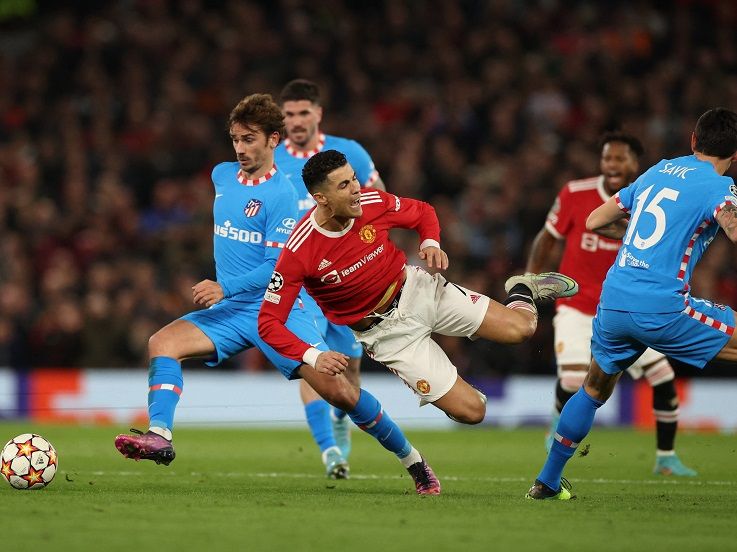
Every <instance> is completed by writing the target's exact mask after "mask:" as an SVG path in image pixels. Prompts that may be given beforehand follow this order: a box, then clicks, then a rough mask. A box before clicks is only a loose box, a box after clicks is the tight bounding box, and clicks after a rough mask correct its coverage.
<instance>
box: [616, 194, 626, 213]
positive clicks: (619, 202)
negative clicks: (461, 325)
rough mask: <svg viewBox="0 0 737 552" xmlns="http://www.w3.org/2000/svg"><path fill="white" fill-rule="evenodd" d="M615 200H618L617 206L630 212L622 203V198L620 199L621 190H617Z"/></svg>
mask: <svg viewBox="0 0 737 552" xmlns="http://www.w3.org/2000/svg"><path fill="white" fill-rule="evenodd" d="M614 201H616V202H617V207H619V208H620V209H621V210H622V211H624V212H625V213H629V212H630V210H629V209H627V207H625V206H624V204H623V203H622V200H621V199H619V192H617V193H616V194H614Z"/></svg>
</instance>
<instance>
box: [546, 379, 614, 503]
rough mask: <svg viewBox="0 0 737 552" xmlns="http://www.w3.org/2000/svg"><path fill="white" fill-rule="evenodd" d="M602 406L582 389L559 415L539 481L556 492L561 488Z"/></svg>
mask: <svg viewBox="0 0 737 552" xmlns="http://www.w3.org/2000/svg"><path fill="white" fill-rule="evenodd" d="M602 404H604V403H603V402H601V401H598V400H596V399H594V398H593V397H592V396H591V395H589V394H588V393H586V391H584V389H583V387H581V388H580V389H579V390H578V391H577V392H576V394H575V395H573V396H572V397H571V398H570V399H569V400H568V402H567V403H566V405H565V406H564V407H563V410H562V411H561V413H560V420H559V421H558V429H557V430H556V434H555V439H554V440H553V446H552V447H551V448H550V452H549V453H548V459H547V460H546V461H545V465H544V466H543V469H542V471H541V472H540V475H538V476H537V479H538V481H540V482H542V483H545V485H547V486H548V487H550V488H551V489H553V490H557V489H559V488H560V478H561V475H563V468H564V467H565V465H566V463H567V462H568V460H570V459H571V457H572V456H573V453H574V452H576V448H577V447H578V445H579V443H580V442H581V441H582V440H583V439H584V437H586V435H588V433H589V431H591V426H592V425H594V416H595V415H596V409H597V408H599V407H600V406H601V405H602Z"/></svg>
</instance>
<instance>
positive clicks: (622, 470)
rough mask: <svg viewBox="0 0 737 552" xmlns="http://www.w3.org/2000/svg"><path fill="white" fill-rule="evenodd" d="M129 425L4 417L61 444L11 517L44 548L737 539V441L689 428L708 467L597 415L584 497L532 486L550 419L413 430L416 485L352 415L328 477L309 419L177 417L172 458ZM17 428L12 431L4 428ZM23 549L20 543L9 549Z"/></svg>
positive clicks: (578, 489) (27, 540) (6, 520)
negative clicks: (538, 498) (212, 421)
mask: <svg viewBox="0 0 737 552" xmlns="http://www.w3.org/2000/svg"><path fill="white" fill-rule="evenodd" d="M124 430H126V428H119V427H72V426H44V425H38V424H34V423H31V422H3V423H0V440H2V439H3V438H5V439H10V438H11V437H13V436H15V435H16V434H19V433H24V432H34V433H39V434H41V435H43V436H44V437H46V438H48V439H49V440H50V441H51V442H52V443H53V444H54V446H55V447H56V449H57V451H58V453H59V462H60V472H59V473H58V474H57V477H56V479H55V480H54V482H53V483H52V484H51V485H50V486H49V487H48V488H46V489H42V490H40V491H16V490H14V489H12V488H11V487H10V486H9V485H7V484H5V483H4V482H2V485H1V486H0V527H2V528H3V542H4V543H5V544H9V543H11V542H12V543H14V544H13V547H12V549H17V550H21V549H22V550H32V549H35V548H37V547H43V549H44V550H52V551H54V552H56V551H64V550H75V551H76V550H79V551H84V550H104V551H106V552H107V551H116V550H125V551H130V550H136V551H138V550H181V551H188V550H206V551H216V550H249V551H250V550H290V551H291V550H320V551H332V550H341V551H346V552H353V551H361V550H371V551H382V552H383V551H389V550H405V551H406V550H409V551H411V550H461V551H471V550H485V551H490V550H493V551H496V550H500V551H504V550H510V551H526V550H590V551H593V552H598V551H605V550H606V551H608V550H612V551H615V550H616V551H620V550H633V551H634V550H646V551H647V552H656V551H660V550H663V551H671V552H672V551H676V550H688V551H693V550H710V551H711V550H735V549H737V544H735V536H734V528H735V526H736V522H735V511H737V476H736V475H735V464H736V460H737V452H736V450H737V442H735V437H734V436H727V435H718V434H699V433H693V434H689V433H683V434H681V435H679V436H678V441H677V443H678V450H679V453H680V456H681V458H682V460H684V462H686V463H687V464H688V465H689V466H692V467H694V468H695V469H697V470H698V471H699V477H697V478H695V479H689V480H684V479H670V478H664V477H662V476H655V475H652V473H651V469H652V466H653V460H654V435H653V434H652V433H648V432H635V431H621V430H607V429H602V428H596V429H595V430H594V431H593V432H592V434H591V435H590V436H589V438H588V439H586V440H585V441H584V445H585V444H589V445H590V448H589V454H587V455H586V456H583V457H582V456H577V457H576V458H575V459H574V460H573V461H572V462H571V463H570V464H569V467H568V470H567V473H566V475H567V476H568V478H569V479H570V480H571V482H572V483H573V488H574V492H575V493H576V494H577V495H578V498H577V499H576V500H573V501H570V502H557V501H556V502H553V501H547V502H533V501H529V500H525V499H524V498H523V497H524V494H525V491H526V490H527V488H528V487H529V486H530V484H531V482H532V480H533V479H534V476H535V475H536V474H537V472H538V470H539V468H540V466H541V464H542V462H543V460H544V448H543V435H542V434H543V430H542V429H523V430H498V429H487V428H468V429H465V428H464V429H460V430H458V431H450V432H430V431H427V432H425V431H409V432H408V436H409V437H410V439H411V440H412V442H413V443H414V444H415V446H417V448H418V449H420V450H421V451H422V452H423V454H425V455H426V457H427V458H428V460H429V461H430V463H431V465H432V466H433V467H434V469H435V471H436V473H437V474H438V476H439V477H440V479H441V482H442V485H443V494H442V495H441V496H439V497H424V498H423V497H418V496H417V495H415V493H414V488H413V485H412V482H411V480H410V479H409V477H408V475H407V474H406V472H405V471H404V469H403V468H402V467H401V465H400V464H399V462H398V461H397V460H396V459H394V458H393V457H392V456H391V455H390V454H389V453H387V452H386V451H384V449H382V448H380V447H379V446H378V445H377V444H376V443H375V442H374V441H373V440H372V439H371V438H369V437H368V436H366V435H363V434H361V433H360V432H359V431H357V430H354V433H353V436H354V450H353V453H352V456H351V468H352V478H351V479H350V480H348V481H329V480H327V479H325V478H324V477H323V472H322V465H321V463H320V460H319V457H318V454H317V450H316V448H315V447H314V445H313V444H312V441H311V438H310V436H309V434H308V433H307V430H306V429H301V428H299V429H293V430H277V429H275V430H268V429H258V430H256V429H236V428H233V429H206V428H178V429H177V431H176V434H175V440H174V442H175V445H176V451H177V458H176V460H175V461H174V462H173V463H172V464H171V465H170V466H168V467H165V466H157V465H155V464H153V463H151V462H145V461H144V462H133V461H131V460H126V459H124V458H123V457H122V456H120V455H119V454H118V452H117V451H116V450H115V448H114V446H113V438H114V436H115V434H116V433H118V432H120V431H124ZM3 442H4V441H3ZM10 549H11V548H8V550H10Z"/></svg>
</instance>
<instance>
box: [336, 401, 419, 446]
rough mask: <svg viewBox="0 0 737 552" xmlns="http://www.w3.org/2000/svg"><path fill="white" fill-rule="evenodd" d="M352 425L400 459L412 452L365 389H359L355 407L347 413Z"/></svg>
mask: <svg viewBox="0 0 737 552" xmlns="http://www.w3.org/2000/svg"><path fill="white" fill-rule="evenodd" d="M348 416H350V418H351V420H353V423H355V424H356V425H357V426H358V427H359V428H361V429H362V430H363V431H365V432H366V433H368V434H369V435H371V436H373V437H374V438H376V439H377V440H378V441H379V443H381V446H383V447H384V448H385V449H387V450H389V451H391V452H393V453H394V454H396V455H397V457H398V458H400V459H402V458H404V457H406V456H407V455H408V454H409V453H410V452H412V445H411V444H410V442H409V441H408V440H407V438H406V437H405V436H404V433H402V430H401V429H399V426H398V425H397V424H395V423H394V420H392V419H391V418H390V417H389V415H388V414H387V413H386V412H384V411H383V410H382V408H381V404H380V403H379V401H378V400H376V397H374V396H373V395H372V394H371V393H369V392H368V391H366V390H365V389H361V395H360V396H359V398H358V402H357V403H356V406H355V407H354V408H353V410H351V411H350V412H348Z"/></svg>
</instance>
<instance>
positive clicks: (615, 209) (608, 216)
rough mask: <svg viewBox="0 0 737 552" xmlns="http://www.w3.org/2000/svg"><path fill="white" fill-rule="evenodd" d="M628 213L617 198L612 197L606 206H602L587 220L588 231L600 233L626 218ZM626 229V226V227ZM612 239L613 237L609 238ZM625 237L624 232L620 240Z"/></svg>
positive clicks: (592, 212)
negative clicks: (618, 202)
mask: <svg viewBox="0 0 737 552" xmlns="http://www.w3.org/2000/svg"><path fill="white" fill-rule="evenodd" d="M626 217H627V213H626V212H624V211H622V209H621V208H620V207H619V205H618V204H617V200H616V197H610V198H609V199H608V200H607V201H606V203H604V205H600V206H599V207H597V208H596V209H594V210H593V211H591V214H590V215H589V217H588V218H587V219H586V230H589V231H591V232H597V233H598V232H599V230H601V229H603V228H605V227H607V226H609V225H611V224H612V223H613V222H616V221H618V220H620V219H623V218H626ZM625 228H626V226H625ZM607 237H612V236H607ZM622 237H624V232H623V233H622V235H621V236H619V238H622Z"/></svg>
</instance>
